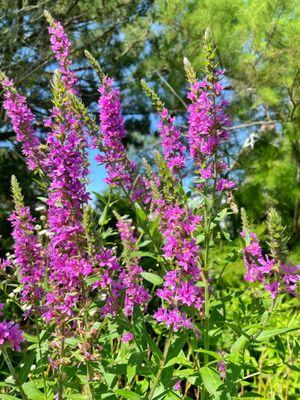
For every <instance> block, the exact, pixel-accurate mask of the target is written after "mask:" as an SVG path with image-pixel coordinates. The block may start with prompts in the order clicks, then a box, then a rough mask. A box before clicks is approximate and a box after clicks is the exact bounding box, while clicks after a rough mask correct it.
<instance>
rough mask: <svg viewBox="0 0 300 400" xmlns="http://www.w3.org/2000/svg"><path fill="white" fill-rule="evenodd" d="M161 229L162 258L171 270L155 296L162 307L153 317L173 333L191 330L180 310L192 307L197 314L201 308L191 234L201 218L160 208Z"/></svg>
mask: <svg viewBox="0 0 300 400" xmlns="http://www.w3.org/2000/svg"><path fill="white" fill-rule="evenodd" d="M160 215H161V226H162V233H163V237H164V240H165V245H164V247H163V250H164V256H165V257H166V258H167V259H169V260H170V263H171V265H172V266H174V267H173V268H174V269H172V270H171V271H168V272H167V273H166V274H165V277H164V284H163V287H162V288H160V289H158V290H157V295H158V297H160V298H161V299H162V300H163V305H162V307H160V308H159V309H158V311H157V312H156V313H155V315H154V319H155V320H156V321H158V322H165V324H166V325H167V327H172V328H173V330H174V331H177V330H179V329H180V328H188V329H194V326H193V323H192V321H191V319H189V318H188V317H187V315H186V312H185V311H181V308H182V307H186V306H188V307H193V308H195V309H196V310H198V311H200V310H201V308H202V304H203V301H204V300H203V288H200V287H198V286H197V283H198V281H199V280H201V270H200V268H199V253H200V248H199V246H198V245H197V244H196V241H195V239H194V237H193V234H194V232H195V230H196V228H197V225H198V224H199V223H200V221H201V217H200V216H197V215H194V214H193V213H192V211H191V210H186V209H184V208H182V207H180V206H179V205H177V204H175V205H168V206H165V207H163V206H162V207H161V209H160Z"/></svg>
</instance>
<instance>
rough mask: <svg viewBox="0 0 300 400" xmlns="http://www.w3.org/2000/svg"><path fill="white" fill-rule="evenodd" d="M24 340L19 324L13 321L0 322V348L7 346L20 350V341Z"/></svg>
mask: <svg viewBox="0 0 300 400" xmlns="http://www.w3.org/2000/svg"><path fill="white" fill-rule="evenodd" d="M23 341H24V336H23V331H22V330H21V329H20V326H19V324H16V323H15V322H13V321H9V322H7V321H5V320H4V321H2V322H0V348H1V346H5V345H7V346H9V347H11V348H12V349H13V350H15V351H21V346H20V345H21V343H22V342H23Z"/></svg>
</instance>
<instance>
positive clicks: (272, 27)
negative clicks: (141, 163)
mask: <svg viewBox="0 0 300 400" xmlns="http://www.w3.org/2000/svg"><path fill="white" fill-rule="evenodd" d="M44 9H48V10H49V11H50V13H51V14H52V15H53V16H54V17H55V18H57V19H59V20H61V21H62V22H63V23H64V26H65V28H66V31H67V33H68V35H69V36H70V38H71V40H72V41H73V43H74V45H73V57H74V65H73V67H74V69H75V70H76V71H77V73H78V75H79V76H80V84H81V88H80V89H81V94H82V97H83V99H84V101H85V103H86V104H87V105H88V106H89V108H90V110H91V112H93V113H95V115H96V112H97V110H96V102H97V97H98V94H97V90H96V88H97V80H96V77H95V75H94V73H93V72H92V71H91V69H90V68H89V66H88V63H87V62H86V60H85V58H84V55H83V49H84V48H88V49H89V51H90V52H91V53H92V54H93V55H94V56H95V57H96V58H97V59H98V60H99V62H100V64H101V65H102V67H103V69H104V70H105V71H106V72H107V73H108V74H110V75H112V76H114V77H115V78H116V80H117V82H118V84H119V86H120V89H121V91H122V98H123V107H124V114H125V117H126V125H127V130H128V132H129V136H128V139H127V141H128V144H129V145H130V148H131V153H133V155H135V154H137V153H139V155H141V154H142V155H146V156H147V155H149V154H150V153H151V150H152V148H154V147H156V146H157V145H158V143H157V141H158V140H157V136H158V135H157V131H156V130H157V124H156V119H155V116H154V114H153V109H151V105H150V104H149V101H148V100H147V98H146V96H145V95H144V93H143V92H142V90H141V87H140V79H141V78H145V79H146V80H147V81H148V83H149V84H150V85H152V86H153V87H155V89H156V90H157V91H158V92H159V94H160V95H161V97H162V98H163V100H164V101H165V102H166V105H167V106H168V107H169V108H170V109H171V110H172V112H173V113H174V114H176V115H178V116H179V119H178V122H179V123H180V124H182V125H183V127H184V126H185V122H186V108H185V101H184V97H185V93H186V89H187V84H186V80H185V76H184V71H183V62H182V59H183V57H184V56H185V57H187V58H188V59H189V60H190V61H191V62H192V64H193V65H194V66H195V68H196V70H197V71H198V74H199V77H202V67H203V57H202V50H201V47H202V37H203V34H204V31H205V29H206V28H207V27H210V29H211V31H212V34H213V37H214V40H215V43H216V46H217V48H218V55H219V59H220V63H221V66H222V68H224V69H225V70H226V81H225V86H226V96H228V99H229V100H230V102H231V105H230V110H229V111H230V114H231V118H232V122H233V129H232V132H231V133H232V139H231V141H230V143H229V145H228V148H226V149H224V151H225V154H226V157H227V158H228V160H229V161H230V163H231V171H232V175H233V176H234V177H235V179H236V180H237V181H238V182H239V190H238V191H237V192H236V200H237V202H238V204H239V206H243V207H245V208H246V209H247V210H248V213H249V216H250V217H251V219H252V220H253V221H254V222H255V223H256V224H257V225H258V226H259V225H262V226H264V225H263V224H264V221H265V218H266V209H267V208H269V207H270V206H274V207H276V208H277V209H278V210H279V211H280V213H281V214H282V217H283V220H284V223H285V224H286V225H287V227H288V232H289V235H290V236H291V240H290V247H291V248H292V250H294V251H295V252H296V253H297V252H299V249H297V240H298V239H299V235H300V221H299V220H300V215H299V204H300V202H299V199H300V188H299V186H300V139H299V137H300V135H299V129H300V111H299V102H300V93H299V92H300V89H299V80H300V71H299V59H300V45H299V43H300V40H299V39H300V18H299V17H300V3H299V1H298V0H272V1H271V0H232V1H227V0H102V1H101V0H99V1H96V0H95V1H92V0H87V1H85V0H77V1H76V0H74V1H70V0H69V1H64V0H58V1H52V0H11V1H7V0H2V1H1V3H0V11H1V22H0V33H1V37H2V38H5V40H2V41H1V43H0V62H1V69H3V70H4V71H5V72H6V73H7V74H8V75H9V76H10V77H13V78H14V79H15V82H16V85H17V86H18V87H19V88H20V90H21V92H22V93H24V94H26V95H27V96H28V99H29V103H30V106H31V107H32V108H33V110H34V111H35V113H36V115H37V119H36V129H37V130H38V131H39V132H40V134H41V135H42V134H43V132H42V119H43V118H44V117H45V116H46V115H47V111H46V110H47V108H49V107H50V96H49V79H50V77H51V72H52V71H53V69H54V68H55V63H54V62H53V56H52V54H51V51H50V49H49V38H48V33H47V29H46V22H45V20H44V18H43V10H44ZM0 119H1V134H0V143H1V152H0V168H1V171H0V175H1V187H2V188H3V189H2V190H1V215H0V218H1V221H0V224H1V233H2V235H3V237H4V238H7V237H8V235H9V227H8V224H7V222H6V221H5V219H6V218H7V216H8V214H9V212H10V210H11V202H10V194H9V190H8V186H9V183H8V182H9V179H10V175H11V173H12V170H13V171H14V173H15V174H16V175H17V178H18V179H19V181H20V182H21V183H22V186H23V188H24V190H25V191H26V193H28V196H27V197H28V201H29V202H31V204H32V202H33V198H34V193H33V191H34V190H35V188H34V184H32V183H29V182H31V180H30V174H28V172H27V171H26V169H25V168H24V162H23V160H22V157H21V156H20V151H19V148H18V146H16V145H15V137H14V134H13V132H12V130H11V126H10V124H9V123H8V121H7V119H6V117H5V114H4V112H3V109H2V108H1V111H0ZM99 186H100V184H99ZM232 224H233V227H234V229H233V232H235V233H236V234H237V233H238V221H232ZM261 231H262V234H263V231H264V230H263V229H262V230H261ZM8 248H9V243H8V242H7V241H5V240H4V242H2V251H3V252H4V251H6V250H7V249H8Z"/></svg>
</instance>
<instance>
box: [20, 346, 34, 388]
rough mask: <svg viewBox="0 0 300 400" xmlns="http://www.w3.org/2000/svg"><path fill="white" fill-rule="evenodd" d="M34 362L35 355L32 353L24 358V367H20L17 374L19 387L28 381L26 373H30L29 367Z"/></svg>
mask: <svg viewBox="0 0 300 400" xmlns="http://www.w3.org/2000/svg"><path fill="white" fill-rule="evenodd" d="M34 361H35V353H34V352H32V353H31V354H29V355H28V356H27V357H26V358H25V362H24V365H23V366H22V368H21V369H20V372H19V373H18V375H19V381H20V383H21V385H22V384H23V383H24V382H26V381H27V379H28V373H29V371H30V368H31V366H32V365H33V363H34Z"/></svg>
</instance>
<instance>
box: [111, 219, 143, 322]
mask: <svg viewBox="0 0 300 400" xmlns="http://www.w3.org/2000/svg"><path fill="white" fill-rule="evenodd" d="M117 227H118V230H119V233H120V236H121V240H122V244H123V247H124V252H123V257H124V260H125V269H124V271H123V272H122V273H121V275H120V280H121V281H122V283H123V285H124V289H125V315H127V316H129V315H132V314H133V310H134V306H135V305H139V306H141V307H143V308H145V307H146V306H147V304H148V302H149V301H150V295H149V293H148V291H147V290H146V289H145V288H144V286H143V281H142V277H141V275H140V274H141V272H143V270H142V268H141V267H140V265H139V259H140V257H137V256H135V255H134V251H136V250H137V245H136V239H135V236H134V231H133V227H132V225H131V220H122V219H120V220H119V221H118V222H117Z"/></svg>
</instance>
